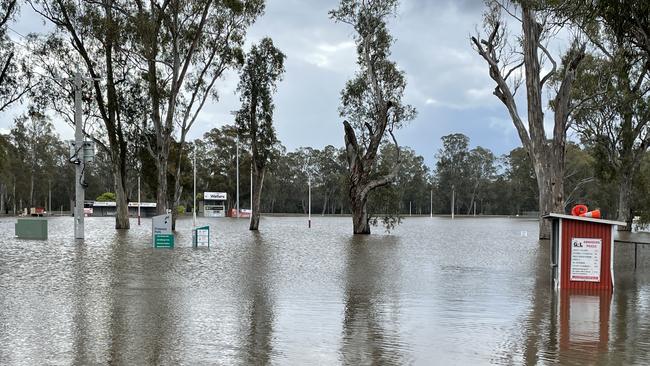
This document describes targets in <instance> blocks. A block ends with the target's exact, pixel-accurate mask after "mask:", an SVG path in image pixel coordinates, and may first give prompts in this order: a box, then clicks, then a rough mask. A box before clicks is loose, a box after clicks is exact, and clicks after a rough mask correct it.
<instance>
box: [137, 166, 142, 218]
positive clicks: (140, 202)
mask: <svg viewBox="0 0 650 366" xmlns="http://www.w3.org/2000/svg"><path fill="white" fill-rule="evenodd" d="M141 204H142V201H141V196H140V173H138V226H139V225H140V205H141Z"/></svg>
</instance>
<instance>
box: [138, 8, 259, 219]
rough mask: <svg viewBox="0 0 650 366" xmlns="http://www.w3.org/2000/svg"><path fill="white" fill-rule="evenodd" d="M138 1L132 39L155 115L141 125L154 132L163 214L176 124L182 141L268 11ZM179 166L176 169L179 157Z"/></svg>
mask: <svg viewBox="0 0 650 366" xmlns="http://www.w3.org/2000/svg"><path fill="white" fill-rule="evenodd" d="M134 3H135V5H134V6H135V8H136V10H135V15H134V20H133V21H134V24H135V27H136V31H135V36H134V40H135V41H134V42H135V44H136V49H137V52H136V53H137V58H138V60H139V63H141V64H143V65H144V70H143V73H142V78H143V80H144V81H145V83H146V85H147V92H148V102H149V104H150V105H149V110H150V113H151V115H150V118H149V119H148V121H147V123H146V124H145V125H143V129H145V130H147V131H150V132H152V133H147V134H145V136H151V137H152V138H151V139H150V141H149V143H148V144H146V146H147V147H148V148H149V151H150V153H151V155H152V156H153V158H154V160H155V162H156V169H157V171H158V190H157V200H156V201H157V209H158V212H159V213H164V212H165V211H166V210H167V208H169V206H170V205H169V199H168V184H167V179H166V177H167V174H168V162H169V158H170V149H171V145H172V142H173V139H174V132H175V131H176V127H177V126H178V127H179V128H180V143H181V145H183V144H184V143H185V138H186V135H187V133H188V131H189V129H190V128H191V127H192V125H193V124H194V122H195V121H196V119H197V117H198V116H199V113H200V111H201V109H202V108H203V106H204V104H205V102H206V100H207V99H208V98H209V96H210V95H211V94H212V92H213V87H214V85H215V83H216V81H217V80H218V79H219V78H220V77H221V75H222V73H223V72H224V71H225V70H226V69H228V68H231V67H233V66H235V65H237V64H238V63H240V62H241V61H242V60H241V59H242V57H241V51H240V47H241V45H242V44H243V41H244V35H245V31H246V29H247V28H248V26H250V25H251V24H252V22H253V21H254V20H255V19H256V18H257V17H258V16H259V15H261V14H262V12H263V11H264V1H263V0H232V1H213V0H191V1H183V0H165V1H162V2H159V1H153V0H151V1H149V2H147V1H144V0H136V1H134ZM149 122H150V124H149ZM176 124H177V126H176ZM181 151H182V148H181ZM179 159H182V157H179ZM176 165H177V167H176V170H177V173H178V171H179V169H180V168H181V163H180V160H179V162H178V163H177V164H176ZM175 188H176V189H175V192H174V195H173V196H174V197H173V199H172V204H171V205H172V206H173V205H174V203H175V201H177V200H178V198H179V197H180V186H179V185H178V184H176V187H175Z"/></svg>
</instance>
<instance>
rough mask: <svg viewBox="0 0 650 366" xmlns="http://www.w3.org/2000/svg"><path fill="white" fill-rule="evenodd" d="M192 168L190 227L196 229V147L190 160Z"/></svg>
mask: <svg viewBox="0 0 650 366" xmlns="http://www.w3.org/2000/svg"><path fill="white" fill-rule="evenodd" d="M192 166H193V167H194V203H193V204H192V205H193V207H192V227H196V146H194V159H192Z"/></svg>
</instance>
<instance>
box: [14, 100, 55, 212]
mask: <svg viewBox="0 0 650 366" xmlns="http://www.w3.org/2000/svg"><path fill="white" fill-rule="evenodd" d="M10 137H11V143H12V144H13V147H14V149H15V150H14V151H15V153H14V155H13V156H12V162H11V164H12V165H13V167H11V168H10V169H11V170H12V171H13V172H14V178H15V179H16V181H17V182H18V194H19V195H20V196H21V197H22V198H24V200H25V203H27V204H28V207H36V206H43V207H47V205H46V204H45V203H46V197H47V191H48V185H49V184H51V182H52V181H53V180H54V178H56V176H57V175H62V174H63V173H64V172H63V171H59V172H57V170H58V169H57V168H58V166H57V162H58V159H57V157H58V156H60V155H61V154H64V153H65V152H66V149H64V148H62V146H61V145H62V143H61V141H60V140H59V137H58V136H57V135H56V134H55V132H54V126H53V125H52V122H51V121H50V120H49V118H48V117H47V116H45V115H44V114H43V113H41V112H39V111H35V110H33V109H30V110H29V112H28V113H27V114H24V115H21V116H19V117H18V118H16V119H15V121H14V126H13V128H12V129H11V134H10ZM21 183H22V184H21Z"/></svg>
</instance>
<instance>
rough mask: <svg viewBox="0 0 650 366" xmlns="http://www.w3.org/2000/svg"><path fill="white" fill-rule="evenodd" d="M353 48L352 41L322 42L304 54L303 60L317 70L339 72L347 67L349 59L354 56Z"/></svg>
mask: <svg viewBox="0 0 650 366" xmlns="http://www.w3.org/2000/svg"><path fill="white" fill-rule="evenodd" d="M354 47H355V44H354V42H352V41H342V42H338V43H327V42H322V43H319V44H317V45H316V46H315V47H313V48H315V49H314V50H312V51H310V52H308V53H306V54H305V55H304V56H303V59H304V60H305V61H306V62H307V63H309V64H311V65H314V66H316V67H318V68H323V69H329V70H341V68H342V67H344V66H348V65H349V61H350V57H351V56H353V55H354Z"/></svg>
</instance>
